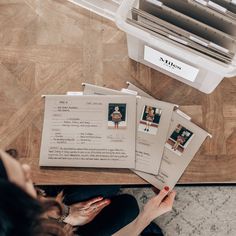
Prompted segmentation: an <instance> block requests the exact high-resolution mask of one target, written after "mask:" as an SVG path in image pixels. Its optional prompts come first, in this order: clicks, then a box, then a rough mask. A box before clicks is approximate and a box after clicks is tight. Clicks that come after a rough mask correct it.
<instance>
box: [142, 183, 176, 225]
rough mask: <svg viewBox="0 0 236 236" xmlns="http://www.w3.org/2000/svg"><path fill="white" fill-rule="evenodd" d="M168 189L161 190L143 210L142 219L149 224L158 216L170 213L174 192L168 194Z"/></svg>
mask: <svg viewBox="0 0 236 236" xmlns="http://www.w3.org/2000/svg"><path fill="white" fill-rule="evenodd" d="M168 191H169V187H165V188H163V189H162V190H161V191H160V192H159V193H158V195H157V196H154V197H153V198H151V199H150V200H149V201H148V202H147V204H146V205H145V206H144V209H143V212H142V214H143V217H144V218H145V219H146V220H147V221H148V222H149V223H150V222H151V221H153V220H154V219H156V218H157V217H158V216H160V215H162V214H164V213H166V212H168V211H171V210H172V206H173V203H174V199H175V195H176V192H175V191H171V192H170V193H169V192H168Z"/></svg>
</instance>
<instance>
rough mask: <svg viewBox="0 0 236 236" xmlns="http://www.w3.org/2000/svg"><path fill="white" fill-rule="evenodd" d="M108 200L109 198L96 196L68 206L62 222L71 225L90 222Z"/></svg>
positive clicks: (107, 203)
mask: <svg viewBox="0 0 236 236" xmlns="http://www.w3.org/2000/svg"><path fill="white" fill-rule="evenodd" d="M110 202H111V201H110V200H109V199H103V198H102V197H96V198H93V199H91V200H88V201H85V202H79V203H76V204H73V205H71V206H70V212H69V215H68V216H67V217H66V218H65V220H64V222H65V223H67V224H70V225H72V226H79V225H85V224H87V223H89V222H91V221H92V220H93V219H94V218H95V217H96V216H97V215H98V213H99V212H100V211H101V210H102V209H103V208H104V207H106V206H107V205H109V204H110Z"/></svg>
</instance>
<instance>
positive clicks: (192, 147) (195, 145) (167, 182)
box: [128, 83, 209, 189]
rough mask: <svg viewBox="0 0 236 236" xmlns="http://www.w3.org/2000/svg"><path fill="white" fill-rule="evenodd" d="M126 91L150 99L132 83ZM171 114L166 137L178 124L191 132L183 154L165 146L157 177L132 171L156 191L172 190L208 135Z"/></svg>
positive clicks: (185, 120) (177, 114)
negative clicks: (135, 92)
mask: <svg viewBox="0 0 236 236" xmlns="http://www.w3.org/2000/svg"><path fill="white" fill-rule="evenodd" d="M128 89H130V90H134V91H137V92H138V94H139V95H140V96H146V97H150V95H148V94H147V93H145V92H144V91H140V89H139V88H137V89H136V86H135V85H133V84H132V83H128ZM172 114H173V115H172V121H171V125H170V129H169V132H168V137H170V136H171V134H172V133H173V131H174V130H175V128H176V126H178V125H179V124H180V125H183V126H184V127H185V128H187V129H188V130H190V131H192V132H193V135H192V136H191V139H189V142H188V145H187V146H186V148H185V150H184V152H183V153H182V154H181V155H179V154H176V151H174V150H172V149H171V147H167V146H165V150H164V154H163V157H162V161H161V166H160V169H159V173H158V175H151V174H147V173H144V172H140V171H134V172H135V173H136V174H137V175H139V176H140V177H142V178H143V179H145V180H146V181H147V182H149V183H151V184H152V185H153V186H155V187H156V188H158V189H162V188H163V187H164V186H169V187H170V188H171V189H172V188H174V186H175V185H176V183H177V182H178V180H179V178H180V177H181V175H182V174H183V172H184V170H185V169H186V167H187V166H188V164H189V163H190V161H191V160H192V159H193V157H194V155H195V154H196V152H197V151H198V149H199V148H200V146H201V144H202V143H203V142H204V140H205V139H206V137H207V136H208V135H209V134H208V133H207V132H206V131H205V130H203V129H201V128H200V127H198V126H197V125H195V124H193V123H192V122H191V121H190V120H188V119H186V118H184V117H183V116H181V115H180V114H179V113H178V112H173V113H172Z"/></svg>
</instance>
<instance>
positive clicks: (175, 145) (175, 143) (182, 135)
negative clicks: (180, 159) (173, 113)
mask: <svg viewBox="0 0 236 236" xmlns="http://www.w3.org/2000/svg"><path fill="white" fill-rule="evenodd" d="M193 136H194V134H193V132H192V131H190V130H188V129H186V128H185V127H184V126H182V125H180V124H178V125H177V126H176V128H175V130H174V132H173V133H172V134H171V136H170V137H169V139H168V140H167V142H166V144H165V146H166V147H167V148H168V149H170V150H171V151H173V152H174V153H176V154H177V155H179V156H181V155H182V154H183V153H184V150H185V149H186V147H187V146H188V144H189V143H190V142H191V139H192V138H193Z"/></svg>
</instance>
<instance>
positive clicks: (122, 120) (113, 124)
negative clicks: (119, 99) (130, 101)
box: [108, 103, 127, 129]
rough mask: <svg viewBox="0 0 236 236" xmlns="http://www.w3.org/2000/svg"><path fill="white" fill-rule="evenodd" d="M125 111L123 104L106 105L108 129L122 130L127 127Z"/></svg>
mask: <svg viewBox="0 0 236 236" xmlns="http://www.w3.org/2000/svg"><path fill="white" fill-rule="evenodd" d="M126 116H127V110H126V104H124V103H109V104H108V128H111V129H122V128H126V126H127V120H126Z"/></svg>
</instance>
